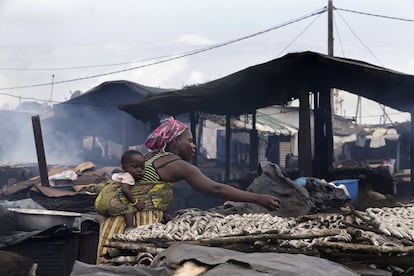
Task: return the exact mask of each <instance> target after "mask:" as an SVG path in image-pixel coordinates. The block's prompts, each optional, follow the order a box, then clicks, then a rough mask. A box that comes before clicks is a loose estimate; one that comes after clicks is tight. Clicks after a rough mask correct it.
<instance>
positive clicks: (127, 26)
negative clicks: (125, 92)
mask: <svg viewBox="0 0 414 276" xmlns="http://www.w3.org/2000/svg"><path fill="white" fill-rule="evenodd" d="M327 4H328V1H327V0H312V1H309V0H290V1H282V0H280V1H277V0H251V1H243V0H220V1H216V0H198V1H194V0H192V1H190V0H187V1H184V0H175V1H169V0H165V1H159V0H148V1H139V0H123V1H115V0H112V1H110V0H59V1H56V0H38V1H34V0H0V37H1V39H0V51H1V54H0V93H1V94H0V108H1V107H3V108H5V107H6V106H7V105H8V106H9V107H10V108H15V107H16V106H17V105H18V103H19V100H21V101H23V100H25V98H34V99H38V100H39V101H40V102H42V101H48V100H49V99H50V97H52V100H53V101H64V100H66V99H68V98H69V97H70V95H71V93H73V92H75V91H76V90H81V91H82V92H85V91H87V90H89V89H91V88H93V87H95V86H97V85H99V84H100V83H102V82H104V81H109V80H120V79H123V80H129V81H133V82H137V83H140V84H143V85H147V86H156V87H163V88H181V87H182V86H184V85H189V84H198V83H203V82H207V81H211V80H214V79H217V78H220V77H223V76H226V75H228V74H230V73H233V72H236V71H239V70H242V69H244V68H246V67H248V66H252V65H256V64H259V63H263V62H266V61H269V60H272V59H274V58H278V57H281V56H283V55H284V54H286V53H288V52H296V51H315V52H320V53H327V13H323V14H321V15H320V16H312V17H310V18H307V19H305V20H302V21H299V22H296V23H294V24H290V25H287V26H285V27H281V28H276V29H274V30H273V31H269V32H266V33H263V34H261V35H257V36H254V37H252V38H249V39H245V40H242V41H239V42H237V43H232V44H230V45H227V46H224V47H220V48H216V49H213V50H210V51H206V52H202V53H200V54H197V55H192V56H188V57H184V58H180V59H176V60H174V61H170V62H165V63H160V64H157V65H153V66H146V67H143V68H137V69H134V70H128V71H125V72H122V73H116V74H108V73H111V72H115V71H122V70H125V69H128V68H134V67H139V66H142V65H148V64H150V63H153V62H156V61H159V60H160V59H153V60H150V59H152V58H157V57H172V56H173V55H177V54H182V53H185V52H188V51H193V50H197V49H203V48H205V47H209V46H213V45H216V44H219V43H223V42H226V41H231V40H233V39H237V38H241V37H244V36H248V35H251V34H254V33H257V32H260V31H263V30H266V29H268V28H271V27H277V26H279V25H282V24H284V23H288V22H291V21H293V20H295V19H299V18H301V17H303V16H305V15H308V14H310V13H312V12H314V11H317V10H319V9H321V8H323V7H324V6H327ZM333 4H334V6H335V7H336V8H341V9H349V10H353V11H359V12H366V13H371V14H377V15H385V16H392V17H398V18H406V19H414V1H413V0H398V1H390V0H364V1H361V0H334V1H333ZM334 20H335V34H334V36H335V46H334V52H335V55H336V56H340V57H343V56H345V57H347V58H354V59H360V60H363V61H366V62H369V63H373V64H376V65H380V66H384V67H387V68H391V69H394V70H397V71H400V72H404V73H407V74H414V55H413V49H414V38H413V36H412V33H413V29H414V23H413V22H406V21H398V20H390V19H385V18H381V17H373V16H367V15H361V14H354V13H350V12H346V11H340V10H339V11H338V10H337V11H335V12H334ZM111 64H112V65H111ZM113 64H118V65H113ZM98 65H99V66H98ZM104 65H105V66H104ZM110 65H111V66H110ZM65 68H77V69H65ZM12 69H15V70H12ZM62 69H65V70H62ZM102 74H108V75H105V76H100V77H94V78H87V79H84V80H78V81H70V80H74V79H79V78H85V77H90V76H95V75H102ZM52 75H54V82H60V81H69V82H65V83H62V84H55V85H54V86H53V89H52V86H51V85H46V86H36V85H38V84H47V83H50V82H51V81H52ZM32 85H33V86H34V87H29V88H15V87H20V86H32ZM12 88H15V89H12ZM413 89H414V88H413ZM19 97H21V99H19ZM341 97H342V98H344V103H343V106H342V114H345V115H346V116H352V115H354V114H355V112H356V110H355V106H356V104H355V103H356V97H355V96H351V95H346V94H342V96H341ZM362 108H363V115H364V120H365V121H366V122H373V123H375V122H379V115H381V114H382V111H381V109H380V108H379V107H378V105H377V104H372V103H370V102H368V101H364V102H363V105H362ZM388 112H389V115H390V116H391V118H392V119H393V120H397V121H403V120H406V119H408V118H409V116H407V115H406V114H405V115H403V116H401V115H398V116H396V115H394V114H395V113H396V111H393V110H389V111H388Z"/></svg>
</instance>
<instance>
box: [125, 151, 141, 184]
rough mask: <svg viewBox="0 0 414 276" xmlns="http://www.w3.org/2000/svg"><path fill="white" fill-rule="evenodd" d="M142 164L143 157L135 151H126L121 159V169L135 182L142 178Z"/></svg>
mask: <svg viewBox="0 0 414 276" xmlns="http://www.w3.org/2000/svg"><path fill="white" fill-rule="evenodd" d="M144 162H145V161H144V155H143V154H142V153H141V152H139V151H136V150H127V151H126V152H124V154H122V157H121V165H122V169H123V170H124V171H125V172H129V173H130V174H131V175H132V177H133V178H134V179H135V181H137V180H140V179H141V178H142V177H143V176H144Z"/></svg>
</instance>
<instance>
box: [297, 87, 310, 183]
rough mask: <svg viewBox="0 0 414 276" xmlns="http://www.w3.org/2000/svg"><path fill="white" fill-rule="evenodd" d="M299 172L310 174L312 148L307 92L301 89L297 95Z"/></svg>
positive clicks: (305, 174) (303, 174)
mask: <svg viewBox="0 0 414 276" xmlns="http://www.w3.org/2000/svg"><path fill="white" fill-rule="evenodd" d="M298 139H299V142H298V149H299V174H300V175H301V176H311V175H312V148H311V131H310V107H309V93H308V91H307V90H302V91H301V93H300V96H299V133H298Z"/></svg>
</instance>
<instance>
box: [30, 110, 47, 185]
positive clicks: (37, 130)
mask: <svg viewBox="0 0 414 276" xmlns="http://www.w3.org/2000/svg"><path fill="white" fill-rule="evenodd" d="M32 125H33V134H34V139H35V145H36V153H37V163H38V166H39V175H40V182H41V183H42V186H45V187H50V185H49V177H48V174H47V163H46V156H45V148H44V146H43V136H42V128H41V127H40V118H39V115H36V116H32Z"/></svg>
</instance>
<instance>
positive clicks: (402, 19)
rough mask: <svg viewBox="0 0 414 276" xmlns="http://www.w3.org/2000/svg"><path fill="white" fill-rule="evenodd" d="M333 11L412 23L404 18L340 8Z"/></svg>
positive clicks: (413, 20) (411, 20) (412, 20)
mask: <svg viewBox="0 0 414 276" xmlns="http://www.w3.org/2000/svg"><path fill="white" fill-rule="evenodd" d="M334 9H335V10H339V11H344V12H350V13H356V14H362V15H369V16H375V17H381V18H385V19H393V20H400V21H406V22H414V19H406V18H400V17H394V16H386V15H379V14H373V13H367V12H360V11H353V10H347V9H341V8H334Z"/></svg>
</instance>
